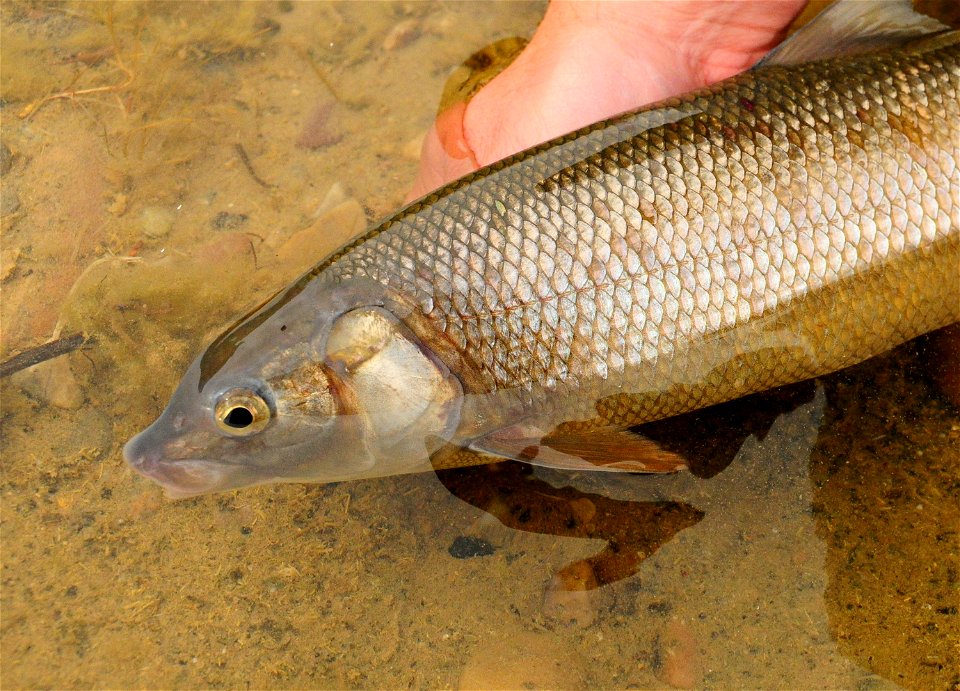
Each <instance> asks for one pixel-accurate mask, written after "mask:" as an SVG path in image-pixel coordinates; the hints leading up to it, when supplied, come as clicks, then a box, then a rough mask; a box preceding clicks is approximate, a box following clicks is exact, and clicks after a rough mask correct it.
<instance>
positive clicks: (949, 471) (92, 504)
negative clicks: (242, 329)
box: [0, 2, 960, 689]
mask: <svg viewBox="0 0 960 691" xmlns="http://www.w3.org/2000/svg"><path fill="white" fill-rule="evenodd" d="M2 13H3V17H2V20H3V21H2V24H3V36H2V38H3V45H4V48H3V54H2V61H3V64H2V73H3V74H2V92H3V93H2V98H3V110H2V116H3V131H2V140H3V143H4V145H6V146H7V147H8V148H9V149H10V151H11V152H12V160H11V168H10V170H9V172H6V173H5V174H4V177H3V220H2V233H3V235H2V256H0V274H2V281H3V285H2V289H3V301H2V305H0V317H2V321H3V343H2V357H4V358H5V357H6V356H7V355H9V354H11V353H13V352H17V351H19V350H21V349H23V348H25V347H28V346H32V345H36V344H37V343H42V342H44V341H46V340H48V339H50V338H52V337H55V336H58V335H67V334H70V333H74V332H77V331H82V332H85V333H87V334H88V335H91V336H93V337H94V338H95V339H96V343H95V344H94V345H92V346H91V347H89V348H88V349H85V350H83V351H79V352H75V353H72V354H70V355H68V356H65V357H64V358H61V359H58V360H56V361H52V362H50V363H48V364H47V365H45V366H43V367H39V368H37V370H36V371H35V372H29V373H23V374H21V375H18V376H16V377H14V378H12V379H6V380H4V381H3V389H2V397H3V398H2V419H0V425H2V427H0V430H2V444H3V446H2V462H3V476H2V485H0V491H2V495H0V496H2V504H0V529H2V540H3V542H2V557H3V564H2V579H3V580H2V610H3V611H2V614H3V616H2V638H0V645H2V656H3V666H2V670H0V674H2V682H3V685H4V686H5V687H11V688H17V687H64V688H67V687H69V688H75V687H135V686H137V687H170V686H178V687H228V688H242V687H257V688H262V687H282V688H287V687H297V688H303V687H311V688H316V687H358V688H385V687H456V686H458V685H462V686H467V687H469V686H473V685H496V684H502V685H504V686H508V687H510V686H512V687H519V686H525V687H526V688H536V687H548V686H553V687H566V688H578V687H579V688H598V687H605V688H613V687H617V688H624V687H626V688H629V687H635V688H649V687H653V688H656V687H667V686H669V685H671V684H672V685H675V686H677V685H680V686H683V685H697V686H711V687H733V686H751V687H791V688H822V687H844V688H864V689H873V688H887V687H892V686H906V687H914V688H947V687H951V685H956V684H958V683H960V678H958V676H957V672H956V670H957V669H958V657H957V655H958V652H957V648H956V645H955V644H956V641H957V640H958V639H960V623H958V613H957V605H958V578H960V575H958V574H960V560H958V556H957V555H958V550H957V547H958V533H957V529H958V525H960V509H958V506H960V458H958V455H960V454H958V451H957V449H958V448H960V443H958V442H960V418H958V416H957V413H956V411H955V410H953V409H951V408H949V407H948V406H947V405H946V404H945V403H943V402H941V401H940V400H939V399H938V398H937V397H936V396H935V395H934V394H933V393H932V391H933V389H932V388H931V386H930V384H929V381H928V376H927V374H926V369H925V366H924V365H925V362H926V361H927V360H928V359H929V358H928V356H927V355H926V353H925V351H924V350H923V346H922V343H920V344H917V343H915V344H909V345H907V346H905V347H903V348H900V349H898V350H897V351H894V352H893V353H891V354H888V355H885V356H883V357H881V358H877V359H875V360H874V361H871V362H868V363H866V364H864V365H862V366H860V367H857V368H853V369H851V370H848V371H846V372H843V373H839V374H837V375H834V376H832V377H828V378H825V379H822V380H819V381H818V382H816V383H814V384H812V385H809V386H805V387H799V388H797V389H795V390H791V391H788V392H786V393H784V394H783V395H782V396H781V397H779V398H776V399H770V398H763V399H759V400H756V401H753V402H752V403H749V404H747V405H746V406H745V407H741V408H738V409H737V410H735V411H732V412H731V411H727V412H721V413H720V414H718V415H717V416H715V417H713V418H707V419H706V421H704V420H700V421H687V422H686V423H682V424H687V425H688V427H686V428H683V427H678V428H676V429H673V430H672V431H671V430H667V432H665V434H667V435H668V436H669V435H672V436H673V438H674V439H678V438H681V437H687V438H688V441H689V440H690V439H692V440H695V441H698V442H702V443H701V444H699V447H700V451H699V453H701V455H702V458H703V459H704V460H703V465H702V467H699V471H700V472H698V473H684V474H680V475H676V476H670V477H635V476H596V475H584V474H572V473H560V472H545V471H540V470H538V471H536V472H535V473H534V474H532V475H531V474H530V473H528V472H526V471H523V470H522V469H518V468H517V467H516V465H515V464H510V465H504V466H503V467H502V468H500V469H496V468H494V469H489V470H488V469H481V470H478V471H476V473H475V475H473V476H470V477H463V476H444V475H442V476H440V477H438V476H437V475H434V474H427V475H419V476H407V477H397V478H384V479H381V480H371V481H364V482H354V483H344V484H339V485H333V486H302V485H290V486H274V487H264V488H255V489H249V490H244V491H240V492H232V493H226V494H222V495H218V496H210V497H201V498H197V499H191V500H186V501H179V502H170V501H167V500H165V499H164V498H163V496H162V493H161V491H160V490H159V489H158V488H157V487H155V486H153V485H151V484H150V483H148V482H147V481H145V480H143V479H142V478H139V477H137V476H135V475H134V474H133V473H132V472H131V471H130V470H129V469H128V468H127V467H126V465H125V464H124V463H123V461H122V459H121V457H120V449H121V446H122V444H123V443H124V442H125V441H126V440H127V439H128V438H129V437H130V436H131V435H132V434H133V433H135V432H136V431H138V430H139V429H141V428H142V427H144V426H145V425H146V424H148V423H149V422H150V421H152V420H153V418H154V417H155V416H156V415H157V414H158V413H159V411H160V410H161V408H162V406H163V405H164V404H165V402H166V400H167V397H168V396H169V394H170V392H171V391H172V390H173V387H174V386H175V384H176V382H177V380H178V378H179V375H180V373H181V372H182V371H183V369H184V368H185V367H186V365H187V364H188V363H189V361H190V360H191V359H192V358H193V356H194V355H195V354H196V353H197V352H198V350H199V349H200V348H201V347H202V344H203V343H204V342H205V341H208V340H209V339H210V338H211V337H212V336H213V335H215V333H216V332H217V331H218V330H219V329H220V328H221V327H222V326H223V325H225V324H228V323H230V322H232V321H233V320H234V319H235V318H236V317H237V316H238V315H240V314H242V313H243V312H245V311H246V309H247V308H249V307H250V306H252V305H254V304H257V303H258V302H259V301H260V300H262V299H263V297H265V296H266V295H268V294H269V293H270V292H272V291H273V290H275V289H277V288H278V287H280V286H282V285H284V284H285V283H286V282H288V281H289V280H291V279H292V278H294V277H295V276H296V275H297V274H298V273H299V272H300V271H302V270H303V269H305V268H306V267H307V266H309V265H310V264H311V263H312V262H313V261H315V260H318V259H320V258H321V256H322V254H323V253H324V252H325V251H327V250H328V249H329V248H330V245H331V244H334V245H335V244H337V243H338V242H339V241H340V240H342V238H343V237H344V236H345V235H349V234H350V233H352V232H356V231H357V230H359V229H360V228H362V227H363V226H364V225H365V224H366V223H369V222H372V221H374V220H376V219H377V218H379V217H381V216H383V215H385V214H387V213H389V212H390V211H391V210H392V209H394V208H396V207H397V206H398V205H399V204H400V203H401V202H402V200H403V198H404V196H405V193H406V190H407V188H408V186H409V184H410V181H411V180H412V179H413V175H414V172H415V169H416V157H417V155H418V141H419V138H420V137H421V136H422V134H423V132H424V131H425V130H426V128H427V127H428V126H429V124H430V122H431V121H432V118H433V116H434V113H435V108H436V103H437V102H438V99H439V96H440V92H441V89H442V87H443V84H444V81H445V79H446V77H447V76H448V75H449V74H450V72H451V71H452V70H453V69H454V68H455V67H456V66H457V65H458V64H460V63H461V62H462V61H463V60H464V59H465V58H466V57H467V56H468V55H469V54H470V53H471V52H473V51H474V50H476V49H479V48H481V47H483V46H485V45H487V44H489V43H491V42H492V41H495V40H498V39H501V38H505V37H510V36H528V35H529V34H530V32H531V31H532V30H533V27H534V26H535V25H536V22H537V21H538V19H539V17H540V15H541V13H542V5H540V4H526V3H524V4H508V3H497V4H487V3H482V4H473V3H470V4H467V3H437V4H429V5H428V4H419V3H380V2H378V3H345V4H333V3H330V4H327V3H322V4H321V3H303V4H301V3H288V2H270V3H246V4H241V5H231V4H219V3H215V4H210V5H199V4H193V3H185V4H172V3H170V4H167V3H164V4H146V3H142V4H141V3H121V4H116V5H112V4H99V3H98V4H62V5H44V6H37V5H35V4H32V3H23V4H19V3H4V4H3V6H2ZM48 97H53V98H48ZM772 401H774V402H772ZM774 408H776V411H777V413H778V414H777V415H771V414H769V413H770V411H771V410H773V409H774ZM781 410H782V411H785V412H782V413H780V411H781ZM718 420H719V422H717V421H718ZM721 427H722V429H721ZM684 430H686V431H684ZM726 432H733V434H730V435H728V434H725V433H726ZM737 433H740V434H739V437H746V438H745V439H742V440H737V441H731V440H723V439H721V438H725V437H727V436H729V437H731V439H735V438H736V437H737V436H738V434H737ZM716 440H721V441H718V442H716V443H713V442H715V441H716ZM721 442H722V443H721ZM741 443H742V447H741ZM717 459H720V460H717ZM484 473H486V475H485V474H484ZM504 478H505V479H504ZM471 483H472V485H471ZM491 488H493V489H491ZM458 496H463V497H464V498H466V499H467V500H468V501H470V500H471V499H472V503H468V501H463V500H461V499H460V498H458ZM473 504H480V505H481V506H483V507H485V508H487V509H490V512H488V511H484V510H482V509H480V508H477V506H475V505H473ZM658 507H659V508H658ZM663 507H672V508H670V509H667V508H663ZM677 507H683V508H677ZM548 509H549V510H548ZM491 513H493V514H497V515H498V516H500V517H501V518H502V519H503V522H500V521H498V520H497V519H496V518H494V517H493V516H492V515H491ZM551 516H552V517H553V518H554V519H555V518H556V516H563V517H565V518H564V520H563V521H560V522H557V521H556V520H553V519H551ZM504 523H506V524H508V525H509V526H511V527H508V525H504ZM631 550H632V551H631ZM598 555H600V557H598ZM584 564H589V565H590V568H589V569H585V568H584V566H583V565H584ZM605 569H606V570H605ZM558 574H559V576H558ZM591 578H593V579H594V581H593V582H591ZM597 580H599V581H601V582H604V583H605V585H602V587H596V588H591V587H590V586H592V585H595V584H596V581H597ZM558 583H562V584H565V585H566V587H568V588H581V589H580V590H576V589H575V590H573V591H562V590H561V591H557V589H556V588H557V584H558Z"/></svg>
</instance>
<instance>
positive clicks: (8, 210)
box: [0, 186, 20, 216]
mask: <svg viewBox="0 0 960 691" xmlns="http://www.w3.org/2000/svg"><path fill="white" fill-rule="evenodd" d="M19 208H20V197H19V196H17V193H16V192H15V191H14V190H13V188H11V187H7V186H4V188H3V189H2V190H0V216H9V215H10V214H12V213H13V212H14V211H16V210H17V209H19Z"/></svg>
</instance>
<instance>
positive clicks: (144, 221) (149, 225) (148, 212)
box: [140, 206, 176, 239]
mask: <svg viewBox="0 0 960 691" xmlns="http://www.w3.org/2000/svg"><path fill="white" fill-rule="evenodd" d="M175 220H176V215H175V214H174V213H173V212H172V211H171V210H170V209H165V208H163V207H162V206H148V207H146V208H144V210H143V211H141V212H140V229H141V230H142V231H143V234H144V235H146V236H147V237H148V238H151V239H159V238H164V237H166V236H167V235H169V234H170V230H171V229H172V228H173V222H174V221H175Z"/></svg>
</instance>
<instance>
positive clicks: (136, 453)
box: [123, 435, 224, 499]
mask: <svg viewBox="0 0 960 691" xmlns="http://www.w3.org/2000/svg"><path fill="white" fill-rule="evenodd" d="M141 445H142V440H141V435H137V436H136V437H134V438H133V439H131V440H130V441H128V442H127V443H126V444H125V445H124V447H123V458H124V460H125V461H126V462H127V464H128V465H129V466H130V467H131V468H133V470H135V471H136V472H137V473H139V474H140V475H142V476H143V477H145V478H147V479H149V480H152V481H153V482H156V483H157V484H158V485H160V486H161V487H163V490H164V492H165V493H166V494H167V496H168V497H170V498H171V499H184V498H186V497H194V496H197V495H199V494H207V493H209V492H212V491H214V490H216V489H217V488H218V487H219V486H221V485H222V484H223V476H224V472H223V467H222V464H220V463H214V462H211V461H206V460H203V459H200V458H183V459H180V458H178V459H168V458H164V457H163V455H162V454H161V453H160V452H158V451H151V450H144V449H141V448H140V446H141Z"/></svg>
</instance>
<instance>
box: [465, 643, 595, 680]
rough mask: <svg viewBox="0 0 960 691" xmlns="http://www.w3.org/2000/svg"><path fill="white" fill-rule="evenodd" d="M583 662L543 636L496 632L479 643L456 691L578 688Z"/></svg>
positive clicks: (571, 652)
mask: <svg viewBox="0 0 960 691" xmlns="http://www.w3.org/2000/svg"><path fill="white" fill-rule="evenodd" d="M584 687H585V685H584V673H583V661H582V660H580V658H579V656H578V655H577V654H576V652H574V651H573V650H571V649H570V648H569V647H567V646H565V645H564V644H563V642H562V641H561V640H559V639H558V638H556V637H554V636H552V635H550V634H547V633H532V632H529V631H520V632H515V633H511V632H509V631H507V632H500V633H498V634H497V635H496V636H493V637H490V638H488V639H485V640H483V641H481V642H480V643H479V644H478V645H477V647H476V648H475V649H474V651H473V653H472V654H471V655H470V658H469V659H468V660H467V664H466V665H465V666H464V668H463V671H462V672H461V674H460V682H459V683H458V684H457V688H459V689H580V688H584Z"/></svg>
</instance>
